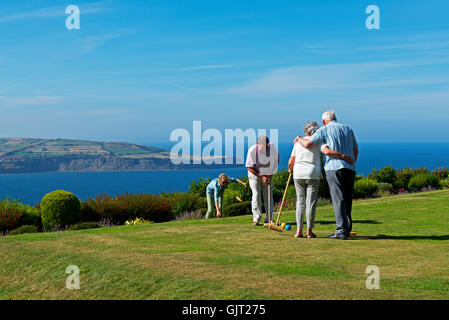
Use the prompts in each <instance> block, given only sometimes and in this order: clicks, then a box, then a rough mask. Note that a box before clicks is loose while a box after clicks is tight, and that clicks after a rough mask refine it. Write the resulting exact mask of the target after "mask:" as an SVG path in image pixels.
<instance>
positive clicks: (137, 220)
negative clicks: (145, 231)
mask: <svg viewBox="0 0 449 320" xmlns="http://www.w3.org/2000/svg"><path fill="white" fill-rule="evenodd" d="M151 223H154V222H153V221H151V222H150V221H148V220H145V219H142V218H135V219H134V220H128V221H126V222H125V225H127V226H138V225H142V224H151Z"/></svg>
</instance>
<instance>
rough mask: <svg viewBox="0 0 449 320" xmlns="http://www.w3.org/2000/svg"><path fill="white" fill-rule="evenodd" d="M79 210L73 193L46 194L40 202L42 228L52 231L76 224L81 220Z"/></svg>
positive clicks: (78, 202) (59, 191) (79, 205)
mask: <svg viewBox="0 0 449 320" xmlns="http://www.w3.org/2000/svg"><path fill="white" fill-rule="evenodd" d="M80 208H81V204H80V201H79V200H78V198H77V197H76V196H75V195H74V194H73V193H70V192H67V191H64V190H57V191H53V192H50V193H47V194H46V195H45V196H44V197H43V198H42V201H41V216H42V226H43V228H44V229H45V230H52V229H53V228H55V227H56V226H66V225H71V224H74V223H77V222H78V221H80V219H81V213H80Z"/></svg>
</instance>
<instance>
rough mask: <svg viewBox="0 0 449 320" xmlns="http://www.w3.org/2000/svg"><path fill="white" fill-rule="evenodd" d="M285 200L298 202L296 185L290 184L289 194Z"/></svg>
mask: <svg viewBox="0 0 449 320" xmlns="http://www.w3.org/2000/svg"><path fill="white" fill-rule="evenodd" d="M284 191H285V190H284ZM285 200H295V201H296V189H295V186H294V185H292V184H290V185H289V186H288V189H287V194H286V195H285ZM281 201H282V199H281Z"/></svg>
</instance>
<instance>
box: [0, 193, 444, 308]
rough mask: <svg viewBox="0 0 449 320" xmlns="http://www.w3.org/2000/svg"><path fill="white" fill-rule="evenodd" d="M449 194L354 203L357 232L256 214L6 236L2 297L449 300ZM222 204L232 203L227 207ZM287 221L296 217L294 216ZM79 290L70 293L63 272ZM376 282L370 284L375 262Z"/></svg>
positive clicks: (320, 217)
mask: <svg viewBox="0 0 449 320" xmlns="http://www.w3.org/2000/svg"><path fill="white" fill-rule="evenodd" d="M448 199H449V190H439V191H433V192H428V193H416V194H407V195H399V196H391V197H382V198H378V199H368V200H358V201H354V210H353V219H354V230H356V231H357V233H358V234H357V236H356V237H354V238H350V239H349V240H345V241H341V240H332V239H327V238H326V236H327V235H329V234H330V233H331V232H333V231H334V229H335V219H334V214H333V209H332V207H331V206H330V205H327V206H320V207H318V210H317V214H316V225H315V228H314V232H315V233H316V234H317V236H318V238H316V239H307V238H303V239H298V238H294V237H293V234H294V233H295V231H296V226H295V225H293V227H292V230H290V231H284V232H282V233H277V232H274V231H269V230H267V229H266V228H264V227H254V226H251V219H252V217H251V216H239V217H231V218H222V219H209V220H188V221H173V222H167V223H156V224H149V225H141V226H119V227H111V228H100V229H92V230H84V231H64V232H52V233H35V234H24V235H17V236H8V237H4V238H0V256H1V257H2V259H0V284H1V285H0V299H221V300H227V299H447V297H448V292H449V276H448V273H447V268H448V265H449V255H448V252H449V251H448V250H449V241H448V239H449V232H448V230H449V222H448V218H447V203H448ZM224 210H226V208H225V209H224ZM281 220H282V222H290V223H292V222H294V221H295V213H294V211H288V212H285V214H284V213H283V217H282V219H281ZM73 264H75V265H76V266H77V267H79V269H80V279H81V280H80V287H81V290H67V289H66V287H65V281H66V278H67V274H66V273H65V271H66V268H67V267H68V266H69V265H73ZM370 265H375V266H378V267H379V270H380V289H379V290H368V289H367V288H366V286H365V285H366V279H367V277H368V274H366V273H365V272H366V268H367V266H370Z"/></svg>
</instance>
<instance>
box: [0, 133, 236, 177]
mask: <svg viewBox="0 0 449 320" xmlns="http://www.w3.org/2000/svg"><path fill="white" fill-rule="evenodd" d="M223 163H225V161H224V160H223ZM232 163H235V162H234V161H233V162H232ZM229 167H236V165H225V164H223V165H219V164H213V165H206V164H204V163H202V164H189V165H185V164H180V165H176V164H173V163H172V161H171V160H170V151H168V150H163V149H159V148H155V147H150V146H144V145H137V144H132V143H127V142H98V141H88V140H72V139H33V138H0V173H30V172H67V171H90V172H93V171H157V170H181V169H217V168H229Z"/></svg>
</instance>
